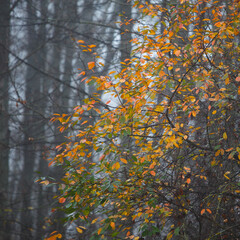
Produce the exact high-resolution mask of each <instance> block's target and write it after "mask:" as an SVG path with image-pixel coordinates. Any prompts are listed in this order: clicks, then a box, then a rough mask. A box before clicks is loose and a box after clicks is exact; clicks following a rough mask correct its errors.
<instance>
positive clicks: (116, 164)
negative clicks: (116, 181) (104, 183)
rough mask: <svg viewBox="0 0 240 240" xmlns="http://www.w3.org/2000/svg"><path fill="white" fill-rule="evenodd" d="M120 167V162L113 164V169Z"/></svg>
mask: <svg viewBox="0 0 240 240" xmlns="http://www.w3.org/2000/svg"><path fill="white" fill-rule="evenodd" d="M119 168H120V163H119V162H116V163H114V164H113V166H112V169H116V170H118V169H119Z"/></svg>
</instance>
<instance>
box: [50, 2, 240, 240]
mask: <svg viewBox="0 0 240 240" xmlns="http://www.w3.org/2000/svg"><path fill="white" fill-rule="evenodd" d="M168 2H169V1H162V4H160V3H159V1H156V2H155V3H152V4H150V3H147V2H144V1H135V4H134V8H138V11H139V13H141V18H139V19H137V21H135V22H134V24H135V30H136V32H135V33H134V34H133V39H132V46H133V52H132V55H131V56H132V57H131V59H126V60H125V61H124V62H121V67H119V69H121V70H119V71H118V70H116V71H112V72H110V73H109V74H108V75H107V76H101V77H96V75H95V72H96V71H97V68H98V67H101V65H102V63H101V58H100V57H99V58H96V62H90V63H89V64H88V68H89V71H90V72H92V77H87V78H86V76H82V78H84V81H86V82H89V83H91V84H93V83H94V84H95V86H96V88H97V91H99V92H100V91H101V92H102V91H104V97H102V98H99V97H98V95H97V93H96V94H94V95H91V96H89V98H86V99H85V104H84V105H81V106H77V107H75V108H74V111H73V113H72V114H68V115H62V116H60V115H57V114H56V115H55V117H54V118H53V119H52V121H59V122H60V123H61V128H60V130H61V131H65V132H66V134H67V139H66V142H65V143H62V144H61V145H60V146H58V155H56V156H55V158H54V159H53V160H52V161H51V162H50V164H58V165H61V166H63V168H64V172H65V175H64V177H63V179H62V182H61V183H59V189H60V191H61V195H60V196H59V202H60V203H61V204H62V208H64V209H65V211H66V214H67V220H66V221H68V222H72V221H78V220H81V221H82V223H81V224H80V226H79V227H77V229H76V230H77V232H78V233H79V234H84V231H87V229H88V228H92V229H94V231H93V232H92V233H91V237H92V239H140V238H142V239H144V238H145V239H163V238H164V237H166V239H171V238H173V239H237V238H239V237H240V227H239V226H240V217H239V213H240V206H239V204H240V197H239V196H240V187H239V166H240V165H239V164H240V145H239V133H240V128H239V127H240V73H239V69H240V68H239V67H240V64H239V63H240V62H239V61H240V45H239V43H240V32H239V29H240V11H239V9H240V2H239V1H237V0H230V1H225V2H224V1H220V0H216V1H212V0H202V1H190V0H178V1H170V2H171V4H170V3H168ZM81 44H82V45H84V44H85V43H81ZM86 44H87V43H86ZM116 69H118V68H116ZM94 71H95V72H94ZM82 75H85V74H82ZM88 76H89V75H88ZM106 98H108V100H106ZM105 100H106V101H105Z"/></svg>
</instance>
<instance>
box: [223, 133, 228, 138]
mask: <svg viewBox="0 0 240 240" xmlns="http://www.w3.org/2000/svg"><path fill="white" fill-rule="evenodd" d="M223 139H224V140H227V133H226V132H224V133H223Z"/></svg>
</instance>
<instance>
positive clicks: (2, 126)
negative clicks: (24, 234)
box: [0, 1, 10, 240]
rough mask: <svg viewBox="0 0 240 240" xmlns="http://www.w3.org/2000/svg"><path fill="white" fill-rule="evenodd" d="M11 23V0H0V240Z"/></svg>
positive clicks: (2, 235)
mask: <svg viewBox="0 0 240 240" xmlns="http://www.w3.org/2000/svg"><path fill="white" fill-rule="evenodd" d="M9 25H10V1H0V203H1V207H0V240H7V239H9V235H8V231H7V230H8V225H9V223H8V219H7V214H6V213H7V211H5V209H6V208H7V207H8V172H9V165H8V158H9V127H8V88H9V65H8V63H9V59H8V48H9Z"/></svg>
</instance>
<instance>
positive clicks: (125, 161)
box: [120, 158, 128, 164]
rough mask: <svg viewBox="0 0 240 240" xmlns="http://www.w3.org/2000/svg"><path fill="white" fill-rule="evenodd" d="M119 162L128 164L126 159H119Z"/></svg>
mask: <svg viewBox="0 0 240 240" xmlns="http://www.w3.org/2000/svg"><path fill="white" fill-rule="evenodd" d="M120 160H121V161H122V162H123V163H125V164H127V163H128V162H127V160H126V159H124V158H120Z"/></svg>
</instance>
